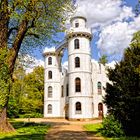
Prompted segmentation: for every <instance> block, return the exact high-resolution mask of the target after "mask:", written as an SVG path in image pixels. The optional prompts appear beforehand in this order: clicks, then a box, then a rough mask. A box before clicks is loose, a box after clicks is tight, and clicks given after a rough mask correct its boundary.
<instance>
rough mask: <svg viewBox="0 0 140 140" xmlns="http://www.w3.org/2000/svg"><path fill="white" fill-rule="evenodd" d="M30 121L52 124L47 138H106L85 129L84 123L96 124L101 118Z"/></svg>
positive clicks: (92, 139) (101, 139) (68, 139)
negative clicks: (83, 120)
mask: <svg viewBox="0 0 140 140" xmlns="http://www.w3.org/2000/svg"><path fill="white" fill-rule="evenodd" d="M24 121H26V120H24ZM30 121H34V122H44V123H49V124H51V125H52V128H51V129H50V130H49V132H48V134H47V135H46V136H45V140H104V139H103V138H102V137H98V136H95V134H91V133H87V132H86V131H85V130H84V129H83V125H84V124H91V123H92V124H94V123H98V122H101V121H100V120H93V121H88V122H80V121H79V122H77V121H67V120H65V119H31V120H30Z"/></svg>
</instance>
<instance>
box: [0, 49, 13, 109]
mask: <svg viewBox="0 0 140 140" xmlns="http://www.w3.org/2000/svg"><path fill="white" fill-rule="evenodd" d="M5 57H6V49H3V50H2V49H0V110H1V109H2V108H3V107H4V104H5V102H6V101H7V99H6V97H8V93H9V92H10V89H9V88H10V84H11V78H10V75H9V71H8V66H7V64H6V61H5Z"/></svg>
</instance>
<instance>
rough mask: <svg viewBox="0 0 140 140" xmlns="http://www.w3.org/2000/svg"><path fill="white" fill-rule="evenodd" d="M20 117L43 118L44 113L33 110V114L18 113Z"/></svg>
mask: <svg viewBox="0 0 140 140" xmlns="http://www.w3.org/2000/svg"><path fill="white" fill-rule="evenodd" d="M18 117H19V118H42V117H43V114H41V113H37V112H31V114H27V113H26V114H18Z"/></svg>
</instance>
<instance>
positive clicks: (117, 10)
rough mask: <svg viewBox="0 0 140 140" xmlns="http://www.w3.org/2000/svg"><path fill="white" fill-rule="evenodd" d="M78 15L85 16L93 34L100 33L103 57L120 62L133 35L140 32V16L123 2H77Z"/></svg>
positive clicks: (98, 45)
mask: <svg viewBox="0 0 140 140" xmlns="http://www.w3.org/2000/svg"><path fill="white" fill-rule="evenodd" d="M77 5H78V8H77V13H76V15H81V16H85V17H86V18H87V20H88V25H89V26H90V27H91V28H92V29H93V33H95V32H97V30H96V29H97V28H96V27H98V31H100V35H99V40H98V41H97V47H98V48H99V50H100V53H101V55H102V54H107V55H109V56H110V58H115V60H118V59H120V58H121V56H122V54H123V51H124V49H125V48H126V47H128V46H129V44H130V41H131V39H132V37H133V33H135V32H136V31H137V30H140V16H139V17H135V14H134V13H133V11H132V7H128V6H126V5H123V2H122V0H77Z"/></svg>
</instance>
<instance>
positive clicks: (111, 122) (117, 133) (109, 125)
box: [100, 115, 124, 137]
mask: <svg viewBox="0 0 140 140" xmlns="http://www.w3.org/2000/svg"><path fill="white" fill-rule="evenodd" d="M102 125H103V126H102V128H101V129H100V131H101V134H102V135H103V136H106V137H121V136H124V132H123V130H122V126H121V124H120V123H119V121H118V120H116V119H115V118H114V116H113V115H108V116H107V117H106V118H104V120H103V122H102Z"/></svg>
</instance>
